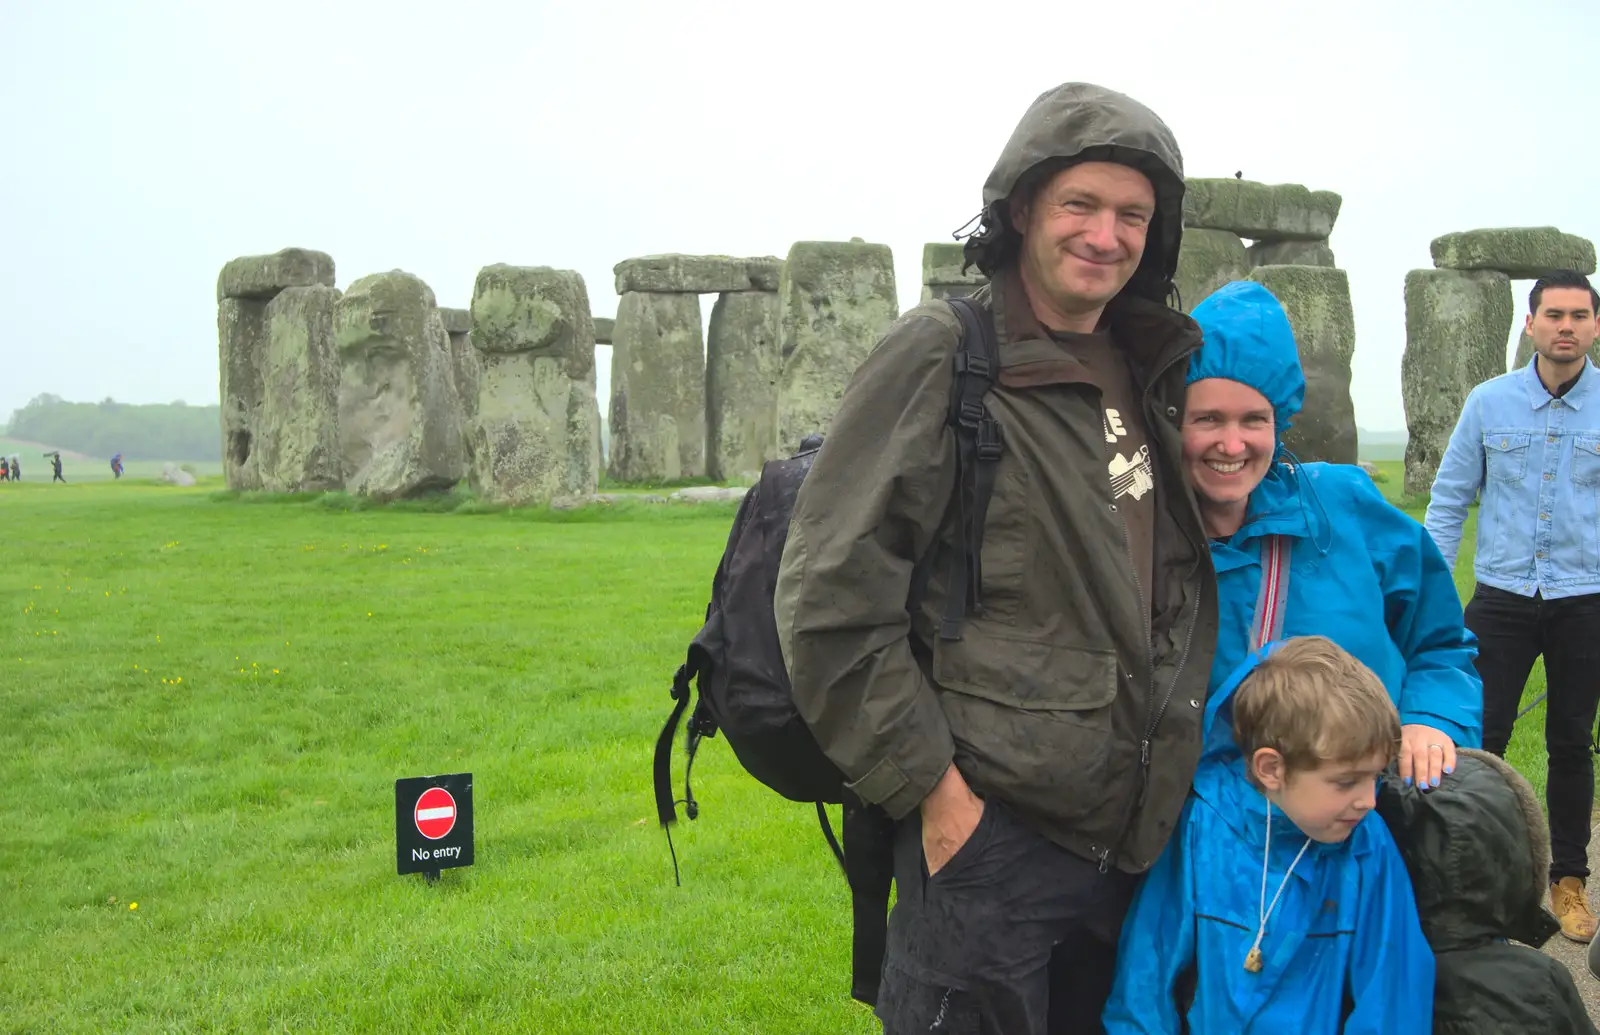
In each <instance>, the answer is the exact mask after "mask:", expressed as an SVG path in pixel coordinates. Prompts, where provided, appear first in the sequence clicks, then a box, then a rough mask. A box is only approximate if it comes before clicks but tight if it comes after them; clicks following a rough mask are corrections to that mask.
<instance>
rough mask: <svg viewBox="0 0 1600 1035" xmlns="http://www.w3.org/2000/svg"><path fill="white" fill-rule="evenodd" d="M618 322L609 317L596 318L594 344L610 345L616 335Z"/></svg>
mask: <svg viewBox="0 0 1600 1035" xmlns="http://www.w3.org/2000/svg"><path fill="white" fill-rule="evenodd" d="M616 327H617V321H615V320H613V319H611V318H610V317H607V316H597V317H595V318H594V343H595V344H596V345H610V344H611V338H612V336H613V335H614V334H616Z"/></svg>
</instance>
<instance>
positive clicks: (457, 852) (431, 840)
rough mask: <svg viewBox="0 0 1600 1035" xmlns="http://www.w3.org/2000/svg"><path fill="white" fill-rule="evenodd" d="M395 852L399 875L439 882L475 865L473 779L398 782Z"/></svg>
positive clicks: (416, 778)
mask: <svg viewBox="0 0 1600 1035" xmlns="http://www.w3.org/2000/svg"><path fill="white" fill-rule="evenodd" d="M394 847H395V864H396V867H395V868H396V870H397V872H399V873H402V874H406V873H423V874H426V875H427V877H428V880H430V881H435V880H438V879H439V871H440V870H448V869H450V868H452V867H455V866H471V865H472V774H471V773H450V774H448V775H446V776H410V777H406V778H404V779H401V780H396V781H395V782H394Z"/></svg>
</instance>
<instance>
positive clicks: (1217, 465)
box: [1183, 377, 1278, 534]
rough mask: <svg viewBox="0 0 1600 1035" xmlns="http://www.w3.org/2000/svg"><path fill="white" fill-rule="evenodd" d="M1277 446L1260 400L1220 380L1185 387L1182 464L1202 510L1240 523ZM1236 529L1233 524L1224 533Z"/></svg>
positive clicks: (1266, 409)
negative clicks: (1246, 505)
mask: <svg viewBox="0 0 1600 1035" xmlns="http://www.w3.org/2000/svg"><path fill="white" fill-rule="evenodd" d="M1277 445H1278V437H1277V428H1276V425H1275V422H1274V420H1273V414H1272V404H1271V403H1269V402H1268V401H1267V397H1266V396H1264V395H1262V394H1261V393H1260V392H1258V391H1256V390H1255V389H1254V388H1251V387H1250V386H1249V385H1245V384H1241V383H1239V382H1238V381H1230V380H1228V379H1227V378H1224V377H1207V378H1202V379H1201V380H1199V381H1196V382H1194V383H1193V384H1191V385H1190V386H1189V394H1188V403H1187V405H1186V407H1185V410H1184V416H1183V464H1184V469H1185V471H1186V472H1187V473H1188V476H1189V482H1190V484H1192V485H1193V486H1194V490H1195V495H1197V496H1198V497H1199V498H1200V508H1201V510H1202V511H1207V510H1210V511H1213V512H1216V513H1219V514H1222V513H1226V514H1235V515H1236V516H1237V517H1238V519H1239V520H1240V521H1241V522H1242V520H1243V517H1244V505H1245V503H1246V502H1247V501H1248V500H1249V498H1250V493H1252V492H1254V491H1255V487H1256V486H1257V485H1260V484H1261V479H1263V478H1265V477H1266V476H1267V469H1268V468H1270V467H1271V466H1272V457H1273V454H1274V452H1275V451H1276V450H1277ZM1237 528H1238V525H1237V524H1234V527H1233V528H1232V529H1226V530H1225V531H1226V532H1227V533H1231V532H1232V531H1234V530H1236V529H1237ZM1213 534H1216V533H1213Z"/></svg>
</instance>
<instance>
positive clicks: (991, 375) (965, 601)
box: [939, 298, 1005, 640]
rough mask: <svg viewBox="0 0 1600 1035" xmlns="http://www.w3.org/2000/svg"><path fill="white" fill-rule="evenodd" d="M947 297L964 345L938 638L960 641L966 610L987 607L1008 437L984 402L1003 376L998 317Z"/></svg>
mask: <svg viewBox="0 0 1600 1035" xmlns="http://www.w3.org/2000/svg"><path fill="white" fill-rule="evenodd" d="M946 301H947V304H948V305H949V306H950V308H952V309H954V310H955V313H956V316H958V317H959V318H960V319H961V343H960V344H959V345H958V346H957V347H956V352H955V360H954V362H955V384H954V387H953V388H952V389H951V392H950V414H949V418H948V423H949V424H950V427H951V428H952V429H954V431H955V435H956V500H955V511H956V549H955V552H954V553H953V554H952V555H951V558H950V575H949V579H948V583H947V592H946V598H945V610H944V620H943V621H942V622H941V623H940V626H939V637H940V639H944V640H959V639H961V626H962V624H963V622H964V621H965V620H966V616H967V614H968V613H971V612H976V611H979V610H981V608H982V606H983V600H982V595H981V592H980V587H981V586H982V584H983V561H982V556H983V523H984V519H985V518H986V517H987V515H988V511H989V497H990V496H991V495H993V493H994V480H995V472H996V470H997V468H998V467H999V465H1000V457H1001V455H1002V454H1003V453H1004V452H1005V436H1004V435H1003V434H1002V433H1001V430H1000V422H999V421H997V420H995V419H994V416H993V414H991V413H990V412H989V407H988V405H987V404H986V403H985V402H984V397H985V396H987V395H988V394H989V390H990V389H992V388H993V387H994V384H995V380H996V379H997V378H998V377H999V375H1000V346H999V343H998V341H996V339H995V333H994V321H993V319H992V318H991V317H990V315H989V314H988V313H987V312H984V311H982V310H980V309H979V308H978V306H977V305H976V304H975V303H974V302H973V301H972V300H971V299H969V298H951V299H947V300H946Z"/></svg>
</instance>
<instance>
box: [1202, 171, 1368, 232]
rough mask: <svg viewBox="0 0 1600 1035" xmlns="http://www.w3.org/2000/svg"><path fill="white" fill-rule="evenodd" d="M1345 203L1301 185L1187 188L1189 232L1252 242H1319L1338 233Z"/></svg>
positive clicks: (1233, 183)
mask: <svg viewBox="0 0 1600 1035" xmlns="http://www.w3.org/2000/svg"><path fill="white" fill-rule="evenodd" d="M1342 203H1343V199H1341V198H1340V197H1339V195H1337V194H1335V193H1333V192H1332V191H1327V190H1317V191H1313V190H1307V189H1306V188H1305V187H1302V186H1301V185H1300V184H1298V183H1277V184H1266V183H1257V182H1255V181H1254V180H1235V179H1192V180H1188V181H1187V182H1186V183H1185V184H1184V195H1183V225H1184V227H1185V228H1186V229H1187V228H1189V227H1194V228H1195V229H1199V230H1231V231H1232V232H1233V233H1236V234H1238V235H1239V236H1240V237H1244V238H1248V239H1249V240H1251V241H1255V242H1258V243H1259V242H1262V241H1320V240H1323V239H1325V238H1327V237H1328V235H1330V234H1332V233H1333V224H1334V222H1335V221H1336V220H1338V218H1339V207H1340V205H1341V204H1342Z"/></svg>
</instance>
